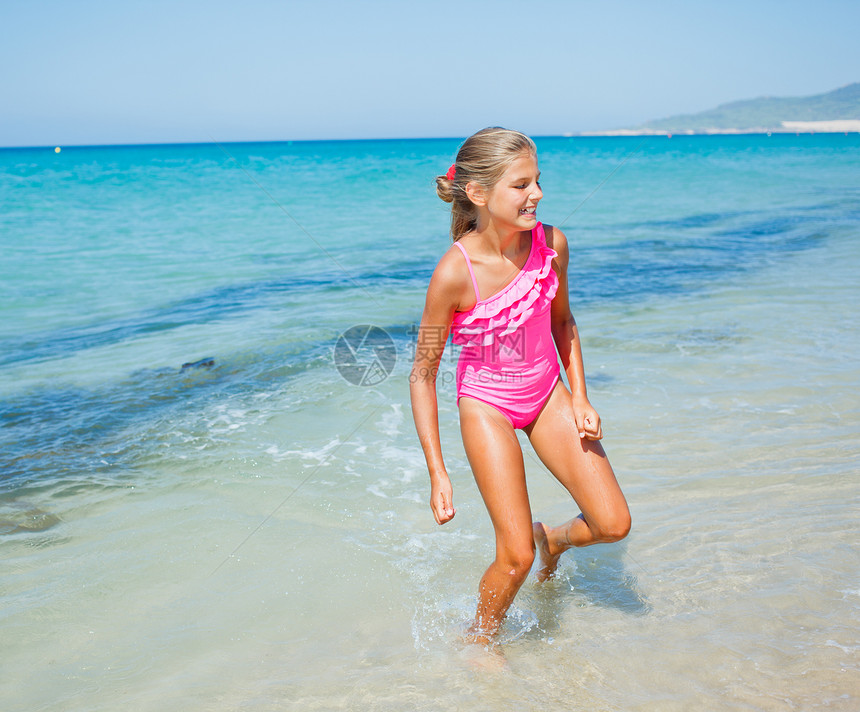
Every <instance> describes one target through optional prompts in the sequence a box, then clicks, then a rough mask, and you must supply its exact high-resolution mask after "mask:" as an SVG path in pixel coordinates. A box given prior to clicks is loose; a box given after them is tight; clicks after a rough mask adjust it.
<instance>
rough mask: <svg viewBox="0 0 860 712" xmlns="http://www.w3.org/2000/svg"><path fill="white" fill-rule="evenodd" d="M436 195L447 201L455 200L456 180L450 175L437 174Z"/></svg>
mask: <svg viewBox="0 0 860 712" xmlns="http://www.w3.org/2000/svg"><path fill="white" fill-rule="evenodd" d="M436 195H438V196H439V197H440V198H442V200H444V201H445V202H446V203H453V202H454V181H452V180H450V179H449V178H448V176H436Z"/></svg>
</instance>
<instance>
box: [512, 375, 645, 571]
mask: <svg viewBox="0 0 860 712" xmlns="http://www.w3.org/2000/svg"><path fill="white" fill-rule="evenodd" d="M524 430H525V432H526V434H527V435H528V436H529V440H530V441H531V443H532V445H533V446H534V449H535V452H536V453H537V454H538V457H540V459H541V461H542V462H543V463H544V465H546V466H547V468H549V471H550V472H552V474H553V475H555V477H556V479H558V481H559V482H561V483H562V484H563V485H564V487H565V488H566V489H567V491H568V492H570V494H571V496H572V497H573V499H574V500H575V501H576V503H577V505H579V509H580V511H581V512H582V513H581V514H580V515H579V516H578V517H576V518H574V519H571V520H570V521H569V522H566V523H565V524H562V525H561V526H558V527H548V526H546V525H544V524H542V523H540V522H535V524H534V539H535V543H536V544H537V547H538V551H539V554H540V558H541V567H540V568H539V569H538V571H537V576H538V579H540V580H545V579H547V578H549V577H550V576H551V575H552V574H553V572H554V571H555V568H556V566H557V565H558V558H559V556H561V554H562V552H563V551H566V550H567V549H569V548H570V547H572V546H588V545H589V544H597V543H600V542H612V541H618V540H619V539H623V538H624V537H625V536H627V532H629V531H630V511H629V509H628V508H627V500H625V499H624V495H623V494H622V492H621V488H620V487H619V486H618V481H617V480H616V479H615V473H613V472H612V467H611V466H610V464H609V460H608V459H607V458H606V453H605V452H604V451H603V446H602V445H601V444H600V442H599V441H597V440H588V439H583V438H580V437H579V433H578V432H577V428H576V421H575V420H574V416H573V402H572V399H571V396H570V391H568V390H567V388H566V387H565V386H564V384H563V383H562V382H561V381H559V382H558V384H557V385H556V387H555V390H554V391H553V392H552V395H550V397H549V400H548V401H547V404H546V406H544V408H543V410H542V411H541V412H540V414H539V415H538V417H537V418H535V420H534V422H532V423H531V424H530V425H528V426H527V427H526V428H524Z"/></svg>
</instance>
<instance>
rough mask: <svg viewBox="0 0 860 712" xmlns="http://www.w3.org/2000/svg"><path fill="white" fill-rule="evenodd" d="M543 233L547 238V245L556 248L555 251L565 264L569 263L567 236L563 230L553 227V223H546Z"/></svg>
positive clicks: (545, 238)
mask: <svg viewBox="0 0 860 712" xmlns="http://www.w3.org/2000/svg"><path fill="white" fill-rule="evenodd" d="M543 234H544V240H546V246H547V247H549V248H550V249H552V250H555V253H556V254H557V255H558V259H559V260H560V261H561V262H562V263H563V264H567V261H568V247H567V236H566V235H565V234H564V233H563V232H562V231H561V228H558V227H553V226H552V225H544V226H543Z"/></svg>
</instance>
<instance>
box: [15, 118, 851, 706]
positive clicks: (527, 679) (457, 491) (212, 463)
mask: <svg viewBox="0 0 860 712" xmlns="http://www.w3.org/2000/svg"><path fill="white" fill-rule="evenodd" d="M536 142H537V144H538V149H539V152H540V168H541V171H542V179H541V182H542V186H543V189H544V194H545V198H544V200H543V201H542V203H541V205H540V206H539V209H538V217H539V219H540V220H542V221H543V222H545V223H548V224H552V225H558V226H562V228H563V229H564V231H565V233H566V234H567V236H568V239H569V242H570V246H571V263H570V269H569V278H570V285H571V303H572V308H573V312H574V315H575V316H576V319H577V322H578V324H579V328H580V332H581V335H582V338H583V347H584V358H585V366H586V375H587V379H588V383H589V396H590V398H591V401H592V403H593V404H594V405H595V407H596V408H597V409H598V411H599V412H600V414H601V416H602V419H603V424H604V433H605V437H604V440H603V443H604V446H605V448H606V450H607V453H608V454H609V457H610V460H611V462H612V464H613V467H614V469H615V471H616V473H617V476H618V479H619V481H620V483H621V485H622V488H623V490H624V492H625V494H626V496H627V499H628V501H629V503H630V508H631V512H632V517H633V529H632V531H631V534H630V536H629V537H628V538H627V539H626V540H624V541H623V542H621V543H619V544H612V545H597V546H594V547H590V548H585V549H581V550H576V551H572V552H569V553H568V554H565V556H564V557H563V558H562V564H561V567H560V571H559V575H558V577H557V578H556V579H555V580H553V581H550V582H549V583H547V584H544V585H539V584H537V583H536V582H535V581H534V579H533V577H532V578H531V579H530V580H529V581H528V582H527V583H526V584H525V585H524V586H523V588H522V590H521V591H520V594H519V595H518V597H517V599H516V601H515V604H514V607H513V608H512V609H511V612H510V614H509V618H508V620H507V622H506V623H505V626H504V628H503V630H502V632H501V635H500V644H499V646H498V652H499V655H494V656H492V658H491V659H490V658H488V659H482V658H481V656H478V657H477V658H476V655H475V651H472V650H469V648H468V647H467V646H464V645H463V643H462V642H461V634H462V632H463V629H464V627H465V626H466V625H467V624H468V622H469V620H470V619H471V617H472V615H473V613H474V606H475V601H476V591H477V583H478V579H479V577H480V574H481V572H482V571H483V569H484V568H485V567H486V565H487V564H488V563H489V561H490V560H491V559H492V556H493V535H492V528H491V526H490V522H489V520H488V517H487V514H486V511H485V509H484V506H483V504H482V502H481V498H480V496H479V494H478V492H477V489H476V486H475V484H474V481H473V479H472V476H471V473H470V470H469V467H468V463H467V461H466V458H465V455H464V452H463V447H462V443H461V441H460V437H459V429H458V422H457V410H456V406H455V403H454V384H453V372H454V365H455V354H454V353H453V350H452V349H450V348H449V350H448V352H446V354H445V356H444V358H443V364H442V372H441V374H440V378H439V394H440V395H439V401H440V428H441V434H442V441H443V450H444V453H445V457H446V463H447V465H448V469H449V471H450V472H451V475H452V481H453V483H454V500H455V505H456V506H457V508H458V513H457V516H456V518H455V519H454V520H453V521H452V522H450V523H449V524H447V525H445V526H444V527H438V526H437V525H436V524H435V522H434V520H433V517H432V514H431V512H430V509H429V505H428V502H427V497H428V494H429V485H428V481H427V472H426V467H425V465H424V461H423V456H422V454H421V450H420V447H419V444H418V441H417V437H416V435H415V432H414V428H413V425H412V420H411V414H410V406H409V393H408V374H409V368H410V365H411V358H412V352H413V348H414V334H415V326H416V325H417V323H418V320H419V319H420V315H421V310H422V306H423V297H424V292H425V289H426V285H427V282H428V280H429V277H430V275H431V273H432V270H433V268H434V266H435V264H436V261H437V260H438V259H439V257H440V256H441V255H442V253H443V252H444V251H445V250H446V249H447V248H448V246H449V244H450V238H449V236H448V219H449V218H448V206H447V205H445V204H444V203H442V202H441V201H440V200H439V199H438V198H437V197H436V195H435V190H434V177H435V175H437V174H440V173H443V172H444V171H445V170H446V169H447V167H448V166H449V165H450V163H451V161H452V159H453V156H454V154H455V152H456V149H457V146H458V144H459V141H458V140H455V139H450V140H448V139H446V140H442V139H439V140H390V141H340V142H283V143H256V144H250V143H247V144H223V145H219V144H215V143H213V144H210V145H159V146H111V147H65V148H62V150H61V151H60V152H56V151H55V150H54V148H53V147H50V148H28V149H3V150H0V241H2V242H0V247H2V259H0V276H2V279H0V295H2V298H0V310H2V311H0V314H2V319H0V426H2V427H0V567H2V568H0V570H2V576H0V596H2V602H3V605H2V608H0V631H2V640H3V662H2V674H1V675H0V708H2V709H4V710H24V709H26V710H30V711H35V710H55V709H64V710H87V711H90V712H92V711H98V710H105V711H107V710H116V709H118V708H120V707H122V709H126V710H159V711H160V710H165V709H182V710H237V709H242V710H244V709H249V710H285V709H296V710H299V709H300V710H335V709H343V710H353V709H362V710H405V709H409V710H441V709H454V710H457V709H463V710H466V709H468V710H471V711H482V710H487V711H488V712H489V711H493V712H495V711H497V710H504V709H517V710H556V709H559V710H560V709H564V710H586V709H587V710H618V711H625V712H626V711H631V710H637V711H638V710H642V711H645V710H649V711H652V710H653V711H658V710H659V711H663V710H685V711H686V710H690V709H701V710H707V709H720V710H814V709H819V708H827V709H829V710H856V709H857V708H858V706H860V660H858V627H860V626H858V619H860V546H859V545H860V536H858V529H857V513H858V511H860V484H858V470H860V407H858V393H860V391H858V387H860V359H858V353H860V329H858V327H860V323H858V307H857V305H858V304H860V280H858V278H857V275H858V273H860V135H856V134H850V135H843V134H831V135H798V136H796V135H792V134H787V135H774V136H770V137H769V136H764V135H756V136H711V137H702V136H698V137H678V136H675V137H672V138H667V137H647V138H639V137H630V138H581V137H580V138H560V137H559V138H538V139H536ZM374 327H375V328H374ZM523 444H524V451H525V453H526V455H525V461H526V469H527V473H528V477H529V489H530V496H531V501H532V508H533V511H534V514H535V516H536V517H537V518H539V519H541V520H543V521H551V522H559V521H562V520H565V519H568V518H570V517H571V516H573V515H574V514H575V513H576V511H577V510H576V507H575V505H574V504H573V502H571V501H570V499H569V497H568V496H567V494H566V492H565V491H564V490H563V489H562V488H561V486H560V485H559V484H558V483H557V482H556V481H555V480H554V479H553V478H552V476H551V475H550V474H549V473H548V472H547V471H546V470H545V469H544V468H543V466H542V465H541V464H540V462H539V461H538V459H537V458H536V456H535V455H534V453H533V452H532V451H531V450H530V448H529V445H528V443H527V441H526V440H525V439H524V438H523ZM490 660H491V661H492V662H493V665H492V666H491V665H488V662H490Z"/></svg>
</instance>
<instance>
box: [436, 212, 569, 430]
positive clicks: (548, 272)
mask: <svg viewBox="0 0 860 712" xmlns="http://www.w3.org/2000/svg"><path fill="white" fill-rule="evenodd" d="M454 244H455V245H457V247H459V248H460V251H461V252H462V253H463V257H464V258H465V259H466V265H467V266H468V268H469V275H470V276H471V277H472V286H473V287H474V288H475V298H476V299H477V300H478V301H477V303H476V304H475V306H474V307H472V308H471V309H470V310H469V311H464V312H457V313H456V314H454V320H453V323H452V325H451V333H452V340H453V342H454V343H455V344H459V345H462V347H463V349H462V351H461V352H460V360H459V361H458V363H457V402H458V403H459V402H460V398H462V397H463V396H467V397H469V398H474V399H476V400H479V401H482V402H484V403H487V404H488V405H491V406H493V407H494V408H496V409H497V410H498V411H499V412H500V413H501V414H502V415H504V416H505V417H506V418H507V419H508V420H509V421H510V422H511V424H512V425H513V426H514V427H515V428H523V427H525V426H526V425H528V424H529V423H531V422H532V421H533V420H534V419H535V418H536V417H537V415H538V413H539V412H540V410H541V408H543V405H544V403H545V402H546V400H547V398H549V395H550V393H552V391H553V389H554V388H555V384H556V382H557V381H558V377H559V371H560V369H559V365H558V355H557V353H556V349H555V342H554V341H553V338H552V331H551V328H550V326H551V325H550V302H552V298H553V297H554V296H555V293H556V291H557V290H558V275H556V273H555V271H554V270H553V268H552V259H553V257H555V256H556V253H555V251H554V250H553V249H552V248H550V247H548V246H547V244H546V237H545V235H544V230H543V225H541V223H538V224H537V225H535V227H534V229H533V230H532V246H531V251H530V252H529V256H528V259H527V260H526V263H525V265H523V268H522V270H520V273H519V274H518V275H517V276H516V277H515V278H514V280H513V281H512V282H511V283H510V284H508V285H507V286H506V287H504V288H503V289H502V290H501V291H499V292H496V293H495V294H494V295H493V296H491V297H488V298H487V299H481V295H480V293H479V292H478V283H477V281H476V280H475V273H474V271H473V270H472V263H471V261H470V260H469V255H468V254H467V253H466V249H465V248H464V247H463V246H462V245H461V244H460V243H459V242H455V243H454Z"/></svg>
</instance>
